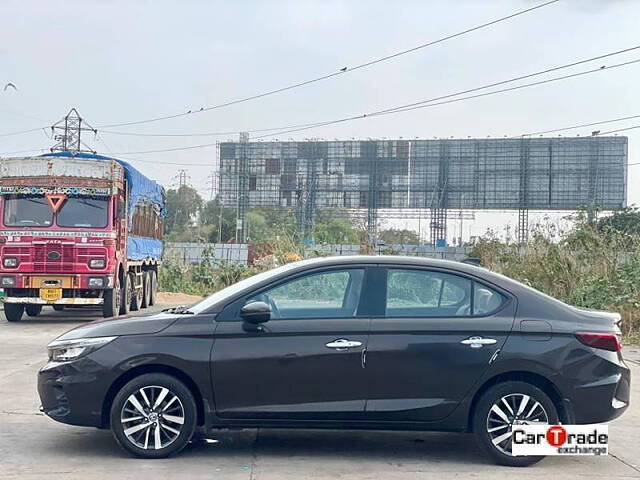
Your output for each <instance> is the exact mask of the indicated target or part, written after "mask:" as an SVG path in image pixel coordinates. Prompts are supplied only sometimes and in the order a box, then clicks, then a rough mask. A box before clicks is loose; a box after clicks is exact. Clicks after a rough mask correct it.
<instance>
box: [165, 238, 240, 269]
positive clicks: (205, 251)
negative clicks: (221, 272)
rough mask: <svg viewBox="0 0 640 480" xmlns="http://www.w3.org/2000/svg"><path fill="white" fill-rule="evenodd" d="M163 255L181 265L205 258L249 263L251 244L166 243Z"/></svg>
mask: <svg viewBox="0 0 640 480" xmlns="http://www.w3.org/2000/svg"><path fill="white" fill-rule="evenodd" d="M163 257H164V260H165V261H169V262H172V263H176V264H179V265H197V264H199V263H200V262H202V260H204V259H205V258H208V259H210V260H218V261H227V262H231V263H236V264H239V265H247V263H248V260H249V246H248V245H247V244H246V243H191V242H184V243H166V244H165V247H164V255H163Z"/></svg>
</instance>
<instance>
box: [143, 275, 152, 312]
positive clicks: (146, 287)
mask: <svg viewBox="0 0 640 480" xmlns="http://www.w3.org/2000/svg"><path fill="white" fill-rule="evenodd" d="M150 296H151V274H150V272H149V270H145V271H144V272H142V308H147V307H148V306H149V305H151V303H150V302H149V297H150Z"/></svg>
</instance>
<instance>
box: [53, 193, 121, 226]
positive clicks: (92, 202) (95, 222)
mask: <svg viewBox="0 0 640 480" xmlns="http://www.w3.org/2000/svg"><path fill="white" fill-rule="evenodd" d="M108 206H109V200H108V199H106V198H90V197H68V198H67V199H66V200H65V202H64V203H63V204H62V207H61V208H60V211H58V218H57V222H56V223H57V224H58V226H59V227H82V228H102V227H106V226H107V222H108V219H109V216H108V211H109V209H108Z"/></svg>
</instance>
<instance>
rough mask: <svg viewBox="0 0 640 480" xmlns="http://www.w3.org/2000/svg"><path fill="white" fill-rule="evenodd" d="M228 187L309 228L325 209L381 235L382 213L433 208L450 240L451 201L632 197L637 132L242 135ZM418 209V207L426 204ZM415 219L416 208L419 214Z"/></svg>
mask: <svg viewBox="0 0 640 480" xmlns="http://www.w3.org/2000/svg"><path fill="white" fill-rule="evenodd" d="M218 158H219V166H218V167H219V174H220V175H219V195H220V199H221V201H222V204H223V205H224V206H226V207H233V208H235V209H236V211H237V215H238V240H239V241H243V240H244V239H245V221H244V220H245V215H246V211H247V210H248V209H251V208H256V207H279V208H283V207H290V208H293V209H295V211H296V215H297V218H298V222H299V225H300V227H301V229H302V230H303V231H304V232H305V234H308V233H309V232H311V231H312V228H313V221H314V217H315V215H316V213H317V212H318V211H319V210H322V211H328V212H334V213H335V212H342V213H350V214H360V215H366V220H367V228H368V231H369V234H370V236H371V238H372V240H373V239H375V236H376V228H377V220H378V217H379V216H380V215H385V216H387V217H388V216H394V217H396V218H403V217H404V218H407V216H409V215H416V214H417V215H420V216H424V217H425V219H427V220H428V222H429V230H430V238H431V242H432V243H433V244H437V243H438V244H442V242H443V241H444V240H443V239H446V229H447V218H448V210H449V209H452V210H469V211H473V210H513V211H518V212H519V220H518V231H517V233H518V238H519V240H521V241H522V240H524V239H526V237H527V229H528V212H529V210H541V211H550V210H568V211H571V210H573V211H575V210H577V209H579V208H581V207H583V206H587V205H597V206H599V207H600V208H602V209H604V210H613V209H618V208H622V207H624V206H626V198H627V195H626V192H627V174H626V172H627V138H626V137H598V136H593V137H571V138H569V137H564V138H563V137H559V138H528V137H524V138H500V139H493V138H486V139H440V140H402V139H400V140H360V141H358V140H353V141H288V142H280V141H275V142H249V141H248V138H247V136H246V135H244V136H241V138H240V141H239V142H224V143H221V144H220V145H219V157H218ZM416 212H417V213H416ZM414 218H415V217H414Z"/></svg>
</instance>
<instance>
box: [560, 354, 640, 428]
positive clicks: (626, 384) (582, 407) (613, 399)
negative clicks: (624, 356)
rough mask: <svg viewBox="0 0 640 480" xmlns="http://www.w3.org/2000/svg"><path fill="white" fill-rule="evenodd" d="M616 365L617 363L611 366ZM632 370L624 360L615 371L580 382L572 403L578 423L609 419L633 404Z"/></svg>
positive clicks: (601, 421)
mask: <svg viewBox="0 0 640 480" xmlns="http://www.w3.org/2000/svg"><path fill="white" fill-rule="evenodd" d="M609 366H610V367H613V365H609ZM630 397H631V371H630V370H629V368H627V367H626V365H624V363H622V362H621V364H619V365H616V366H615V372H611V373H610V374H609V375H606V376H603V377H601V378H598V379H597V380H594V381H591V382H589V383H585V384H582V385H577V386H576V387H575V388H574V389H573V392H572V394H571V398H570V403H571V408H572V410H573V415H574V417H575V423H576V424H590V423H603V422H609V421H611V420H614V419H616V418H618V417H619V416H620V415H622V414H623V413H624V412H625V411H626V410H627V408H628V407H629V402H630Z"/></svg>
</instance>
